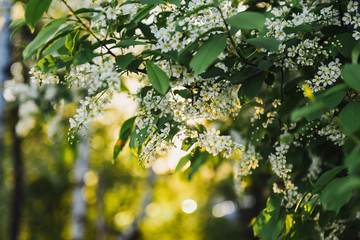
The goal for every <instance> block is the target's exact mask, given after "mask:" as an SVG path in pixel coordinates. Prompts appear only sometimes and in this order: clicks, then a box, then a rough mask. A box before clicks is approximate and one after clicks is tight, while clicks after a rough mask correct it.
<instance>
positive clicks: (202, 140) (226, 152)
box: [196, 129, 243, 158]
mask: <svg viewBox="0 0 360 240" xmlns="http://www.w3.org/2000/svg"><path fill="white" fill-rule="evenodd" d="M219 134H220V131H218V130H215V129H211V131H210V132H205V133H200V134H199V137H198V142H197V143H196V145H197V146H200V147H203V148H205V150H206V151H207V152H209V153H210V154H212V155H214V156H216V155H218V154H219V153H222V155H223V157H225V158H230V156H232V155H233V154H234V152H235V151H239V150H240V151H242V150H243V146H242V145H241V144H238V143H236V142H234V141H233V140H232V139H231V137H230V136H220V135H219ZM235 153H236V152H235Z"/></svg>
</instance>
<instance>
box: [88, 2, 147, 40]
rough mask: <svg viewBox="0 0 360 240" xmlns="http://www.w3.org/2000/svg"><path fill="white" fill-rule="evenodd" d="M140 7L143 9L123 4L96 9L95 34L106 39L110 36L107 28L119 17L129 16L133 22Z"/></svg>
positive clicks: (136, 4)
mask: <svg viewBox="0 0 360 240" xmlns="http://www.w3.org/2000/svg"><path fill="white" fill-rule="evenodd" d="M139 7H141V4H139V3H130V2H126V3H123V4H122V5H120V6H111V5H106V6H104V7H102V6H99V7H96V8H95V10H96V11H97V12H96V13H95V14H94V16H93V18H92V23H91V29H92V30H93V33H95V34H96V35H97V36H98V37H101V38H105V37H106V36H108V29H107V26H109V25H111V24H112V23H114V21H115V20H116V19H117V17H118V16H119V15H128V16H129V19H128V20H129V21H131V20H132V19H133V17H134V16H135V14H136V13H137V11H138V9H139ZM93 40H95V39H93Z"/></svg>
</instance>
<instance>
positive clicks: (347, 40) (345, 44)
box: [334, 32, 358, 58]
mask: <svg viewBox="0 0 360 240" xmlns="http://www.w3.org/2000/svg"><path fill="white" fill-rule="evenodd" d="M334 40H335V41H340V43H341V45H340V46H338V47H337V50H338V51H339V52H340V53H341V54H342V55H343V56H344V57H346V58H351V57H352V51H353V49H354V47H355V46H356V44H357V42H358V41H356V40H355V39H354V37H353V36H352V34H351V33H350V32H346V33H343V34H340V35H338V36H337V37H336V38H335V39H334Z"/></svg>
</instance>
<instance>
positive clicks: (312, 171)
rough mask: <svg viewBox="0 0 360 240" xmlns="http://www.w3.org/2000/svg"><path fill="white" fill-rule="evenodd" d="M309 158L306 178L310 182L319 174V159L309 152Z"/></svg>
mask: <svg viewBox="0 0 360 240" xmlns="http://www.w3.org/2000/svg"><path fill="white" fill-rule="evenodd" d="M309 157H310V158H311V164H310V166H309V170H308V171H309V172H308V174H307V177H308V178H309V179H311V180H315V179H317V177H318V176H319V174H320V173H321V159H320V157H319V156H316V155H314V154H313V153H312V152H309Z"/></svg>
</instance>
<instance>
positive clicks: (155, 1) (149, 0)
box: [139, 0, 164, 4]
mask: <svg viewBox="0 0 360 240" xmlns="http://www.w3.org/2000/svg"><path fill="white" fill-rule="evenodd" d="M139 3H141V4H163V3H164V1H162V0H139Z"/></svg>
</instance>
